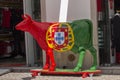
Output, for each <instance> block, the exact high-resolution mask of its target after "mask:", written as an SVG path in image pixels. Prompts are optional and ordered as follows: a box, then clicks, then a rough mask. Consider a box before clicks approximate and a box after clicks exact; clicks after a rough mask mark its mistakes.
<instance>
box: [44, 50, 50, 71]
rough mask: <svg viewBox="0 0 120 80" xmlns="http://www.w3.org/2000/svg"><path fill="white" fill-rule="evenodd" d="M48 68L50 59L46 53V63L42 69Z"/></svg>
mask: <svg viewBox="0 0 120 80" xmlns="http://www.w3.org/2000/svg"><path fill="white" fill-rule="evenodd" d="M49 66H50V57H49V53H48V51H47V52H46V62H45V65H44V67H43V69H49Z"/></svg>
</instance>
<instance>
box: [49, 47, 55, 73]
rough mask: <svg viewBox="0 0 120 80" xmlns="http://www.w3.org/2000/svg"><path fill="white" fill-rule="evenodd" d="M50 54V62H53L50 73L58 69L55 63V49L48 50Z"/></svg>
mask: <svg viewBox="0 0 120 80" xmlns="http://www.w3.org/2000/svg"><path fill="white" fill-rule="evenodd" d="M48 54H49V57H50V61H51V65H50V69H49V70H50V71H54V70H55V68H56V63H55V60H54V55H53V49H51V48H48Z"/></svg>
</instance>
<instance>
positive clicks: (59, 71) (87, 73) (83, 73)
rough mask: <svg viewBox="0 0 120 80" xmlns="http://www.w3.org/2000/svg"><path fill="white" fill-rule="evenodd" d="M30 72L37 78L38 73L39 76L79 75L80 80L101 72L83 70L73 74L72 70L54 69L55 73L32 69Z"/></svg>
mask: <svg viewBox="0 0 120 80" xmlns="http://www.w3.org/2000/svg"><path fill="white" fill-rule="evenodd" d="M30 72H31V73H32V77H35V76H38V73H40V74H41V75H72V76H73V75H74V76H77V75H81V76H82V78H85V77H88V76H90V77H92V76H93V75H95V74H100V73H101V70H84V71H79V72H74V71H73V69H56V70H55V71H49V70H42V69H32V70H31V71H30Z"/></svg>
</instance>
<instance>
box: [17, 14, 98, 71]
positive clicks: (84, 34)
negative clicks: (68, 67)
mask: <svg viewBox="0 0 120 80" xmlns="http://www.w3.org/2000/svg"><path fill="white" fill-rule="evenodd" d="M22 17H23V19H24V20H23V21H22V22H20V23H19V24H17V25H16V29H17V30H21V31H25V32H29V33H30V34H31V35H32V36H33V37H34V38H35V39H36V41H37V42H38V44H39V46H40V47H41V48H42V49H43V50H45V52H46V63H45V65H44V67H43V69H49V71H54V70H55V69H56V63H55V60H54V55H53V50H54V48H51V47H49V46H48V43H47V41H46V33H47V30H48V29H49V27H50V26H51V25H53V24H54V23H50V22H36V21H34V20H32V19H31V17H30V16H29V15H27V14H24V15H23V16H22ZM68 24H69V25H70V26H71V29H72V30H73V35H74V45H73V46H72V48H71V51H72V52H74V53H79V59H78V63H77V65H76V67H75V68H74V69H73V71H75V72H77V71H80V70H81V68H82V63H83V59H84V55H85V53H86V50H89V51H90V52H91V54H92V56H93V59H94V60H93V65H92V66H91V67H90V70H96V66H97V57H96V49H95V48H94V47H93V42H92V38H93V37H92V23H91V21H90V20H88V19H82V20H75V21H73V22H71V23H68Z"/></svg>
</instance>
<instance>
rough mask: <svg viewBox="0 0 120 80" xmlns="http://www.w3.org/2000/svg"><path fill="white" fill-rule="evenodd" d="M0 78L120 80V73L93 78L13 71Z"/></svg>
mask: <svg viewBox="0 0 120 80" xmlns="http://www.w3.org/2000/svg"><path fill="white" fill-rule="evenodd" d="M0 80H120V75H102V74H101V75H99V76H93V78H92V79H91V78H89V77H87V78H84V79H83V78H81V77H80V76H45V75H44V76H43V75H42V76H41V75H39V76H37V77H35V78H33V77H31V73H21V72H20V73H18V72H11V73H7V74H4V75H2V76H0Z"/></svg>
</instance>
